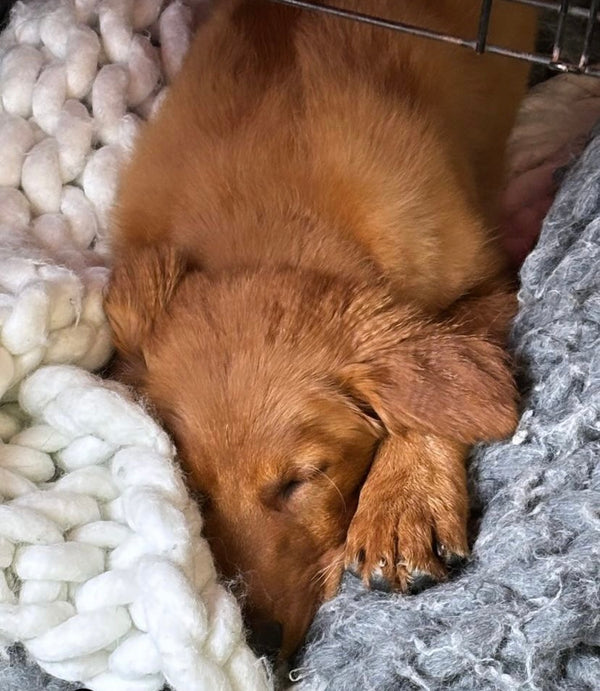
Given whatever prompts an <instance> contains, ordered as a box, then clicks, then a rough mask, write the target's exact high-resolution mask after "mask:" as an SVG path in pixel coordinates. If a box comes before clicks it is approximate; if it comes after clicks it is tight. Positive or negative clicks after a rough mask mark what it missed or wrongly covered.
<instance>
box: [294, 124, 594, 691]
mask: <svg viewBox="0 0 600 691" xmlns="http://www.w3.org/2000/svg"><path fill="white" fill-rule="evenodd" d="M521 278H522V288H521V291H520V312H519V315H518V317H517V319H516V322H515V325H514V330H513V334H512V347H513V350H514V352H515V354H516V357H517V361H518V363H519V365H520V380H521V381H520V383H521V389H522V390H523V391H525V398H524V402H523V413H522V417H521V421H520V424H519V427H518V430H517V432H516V433H515V435H514V437H513V438H512V439H510V440H508V441H506V442H503V443H498V444H494V445H489V446H483V447H481V448H479V449H477V450H476V452H475V453H474V454H473V457H472V460H471V463H470V471H469V477H470V489H471V496H472V498H473V504H474V505H473V514H474V519H475V522H476V523H477V524H478V525H474V526H473V531H472V534H474V535H476V539H475V542H474V545H473V559H472V561H471V563H470V564H469V565H468V566H467V567H466V568H465V569H464V571H463V572H462V573H460V574H456V575H455V576H454V577H453V578H452V579H451V580H450V581H448V582H447V583H444V584H440V585H437V586H435V587H432V588H430V589H429V590H427V591H424V592H422V593H421V594H419V595H417V596H412V597H402V596H397V595H388V594H385V593H379V592H367V591H366V590H365V589H364V588H363V587H362V586H361V585H360V582H359V581H358V580H357V579H355V578H353V577H351V576H346V579H345V583H344V587H343V590H342V592H341V594H339V595H338V596H337V597H336V598H335V599H334V600H332V601H331V602H329V603H327V604H325V605H324V606H323V607H322V608H321V610H320V612H319V613H318V615H317V618H316V620H315V622H314V623H313V626H312V629H311V631H310V634H309V643H308V645H307V647H306V650H305V651H304V652H303V654H302V656H301V658H300V660H299V661H298V663H297V668H296V670H295V671H294V677H295V678H296V679H298V680H299V681H300V683H299V685H298V686H299V688H301V689H310V690H311V691H325V690H329V689H331V691H334V690H335V691H350V690H352V691H356V690H357V689H373V690H374V691H375V690H376V691H391V690H396V689H428V690H431V691H433V690H439V691H442V689H443V690H449V689H461V690H465V691H466V690H472V691H485V690H486V689H490V690H491V689H505V690H506V691H514V689H540V690H543V691H552V690H553V689H555V690H556V691H559V690H560V691H567V690H572V691H575V690H577V691H584V690H590V691H591V690H592V689H598V688H600V129H598V130H597V131H596V136H595V138H594V139H593V140H592V141H591V143H590V144H589V145H588V147H587V149H586V151H585V153H584V155H583V157H582V158H581V160H580V161H579V162H578V163H577V164H576V165H575V166H574V167H573V168H572V169H571V171H570V172H569V174H568V176H567V178H566V179H565V180H564V181H563V183H562V186H561V189H560V191H559V193H558V196H557V198H556V199H555V202H554V205H553V207H552V209H551V210H550V213H549V215H548V216H547V218H546V220H545V223H544V227H543V230H542V235H541V238H540V241H539V243H538V245H537V247H536V249H535V250H534V251H533V252H532V253H531V254H530V255H529V257H528V259H527V260H526V262H525V264H524V266H523V268H522V272H521Z"/></svg>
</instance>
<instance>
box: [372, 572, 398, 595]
mask: <svg viewBox="0 0 600 691" xmlns="http://www.w3.org/2000/svg"><path fill="white" fill-rule="evenodd" d="M369 588H371V590H380V591H382V592H384V593H389V592H391V590H392V586H391V585H390V582H389V581H388V579H387V578H386V577H385V576H384V575H383V574H381V573H380V572H379V571H374V572H373V573H372V574H371V577H370V578H369Z"/></svg>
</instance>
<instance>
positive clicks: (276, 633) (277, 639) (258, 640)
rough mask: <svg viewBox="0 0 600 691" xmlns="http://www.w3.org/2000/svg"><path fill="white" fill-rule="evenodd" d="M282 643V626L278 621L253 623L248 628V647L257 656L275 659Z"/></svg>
mask: <svg viewBox="0 0 600 691" xmlns="http://www.w3.org/2000/svg"><path fill="white" fill-rule="evenodd" d="M282 642H283V626H282V625H281V624H280V623H279V622H278V621H260V622H255V623H253V624H252V625H251V627H250V647H251V648H252V649H253V650H254V652H255V653H256V654H257V655H266V656H267V657H275V656H276V655H277V654H278V653H279V649H280V648H281V644H282Z"/></svg>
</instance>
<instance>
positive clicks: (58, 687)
mask: <svg viewBox="0 0 600 691" xmlns="http://www.w3.org/2000/svg"><path fill="white" fill-rule="evenodd" d="M81 688H82V687H81V684H72V683H70V682H68V681H61V680H60V679H55V678H54V677H51V676H50V675H48V674H46V673H45V672H43V671H42V670H41V669H40V668H39V667H38V666H37V664H36V663H35V662H31V661H30V660H28V659H27V657H26V655H25V652H24V650H23V648H22V647H21V646H19V645H14V646H12V647H11V648H9V649H8V651H7V652H6V654H4V653H3V654H2V655H0V691H76V690H78V689H81Z"/></svg>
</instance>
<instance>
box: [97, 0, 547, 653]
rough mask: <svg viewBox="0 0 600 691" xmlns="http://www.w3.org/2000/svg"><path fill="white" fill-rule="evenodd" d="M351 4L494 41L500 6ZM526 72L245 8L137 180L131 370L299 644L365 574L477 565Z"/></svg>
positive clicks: (523, 24)
mask: <svg viewBox="0 0 600 691" xmlns="http://www.w3.org/2000/svg"><path fill="white" fill-rule="evenodd" d="M340 6H342V7H344V8H347V9H356V10H359V11H361V12H366V13H369V12H370V13H378V14H386V16H387V17H389V18H390V19H394V20H400V21H403V22H408V23H410V24H416V25H420V26H427V27H429V28H431V29H434V30H437V31H441V32H443V33H449V34H458V35H463V36H472V35H473V34H474V33H475V30H476V26H477V21H478V12H479V6H480V2H479V0H345V1H344V2H343V3H340ZM510 10H512V13H510V12H509V11H508V9H507V8H506V7H504V4H502V3H501V4H498V3H496V6H495V11H494V16H493V17H492V34H491V40H494V41H497V42H503V43H504V44H505V45H506V44H508V45H511V47H513V48H521V49H529V48H530V47H531V45H530V44H531V42H532V40H533V35H534V27H535V16H534V15H533V14H532V13H530V12H529V10H526V9H524V8H518V7H516V8H515V7H511V8H510ZM515 11H516V12H517V13H519V12H520V15H519V16H518V18H517V19H515V15H514V12H515ZM525 83H526V68H525V67H524V65H523V64H521V63H519V62H517V61H511V60H508V59H506V58H501V57H498V56H491V55H485V56H478V55H475V54H474V53H471V52H469V51H466V50H460V49H457V48H456V47H453V46H448V45H446V44H442V43H438V42H434V41H425V40H423V39H419V38H415V37H412V36H408V35H404V34H399V33H397V32H391V31H387V30H385V29H381V28H377V27H373V26H368V25H365V24H361V23H356V22H350V21H346V20H343V19H340V18H337V17H332V16H325V15H322V14H321V13H311V12H306V11H302V10H299V9H296V8H291V7H289V6H284V5H279V4H273V3H270V2H267V1H265V0H222V1H220V2H216V3H215V7H214V9H213V11H212V14H211V16H210V17H209V18H208V19H207V20H206V21H205V22H204V23H203V24H202V26H201V27H200V29H199V31H198V33H197V36H196V38H195V41H194V43H193V45H192V47H191V49H190V51H189V54H188V56H187V59H186V61H185V64H184V66H183V68H182V70H181V73H180V74H179V76H178V78H177V80H176V81H175V83H174V84H173V85H172V87H171V89H170V93H169V95H168V96H167V98H166V100H165V102H164V104H163V105H162V107H161V109H160V111H159V113H158V114H157V116H156V117H155V119H154V120H153V121H152V122H150V123H149V124H148V125H147V126H146V127H145V129H144V130H143V133H142V134H141V136H140V138H139V140H138V142H137V145H136V148H135V151H134V153H133V157H132V159H131V162H130V163H129V165H128V167H127V169H126V171H125V173H124V175H123V177H122V181H121V189H120V193H119V197H118V204H117V206H116V209H115V213H114V224H113V226H114V228H113V232H114V237H113V245H114V258H115V259H114V261H115V264H114V269H113V272H112V279H111V282H110V286H109V290H108V294H107V297H106V310H107V314H108V318H109V320H110V323H111V326H112V329H113V333H114V338H115V343H116V346H117V350H118V358H119V365H118V367H119V373H120V376H121V378H122V379H123V380H125V381H127V382H129V383H130V384H132V385H134V386H135V387H137V388H138V390H139V391H140V392H142V393H143V394H144V395H145V396H146V397H147V398H148V399H149V401H150V402H151V403H152V404H153V406H154V408H155V410H156V411H157V413H158V414H159V416H160V417H161V419H162V420H163V421H164V423H165V425H166V426H167V428H168V430H169V431H170V432H171V434H172V435H173V438H174V440H175V442H176V445H177V448H178V452H179V455H180V458H181V462H182V464H183V467H184V469H185V471H186V472H187V475H188V479H189V484H190V486H191V488H192V489H193V490H195V491H198V492H199V493H200V494H201V496H202V510H203V514H204V519H205V524H204V531H205V534H206V536H207V538H208V539H209V540H210V544H211V547H212V549H213V552H214V556H215V559H216V562H217V565H218V567H219V569H220V571H221V572H222V574H223V576H224V577H226V578H234V577H237V576H238V575H240V574H241V576H242V577H243V580H244V582H245V587H246V598H245V603H244V604H245V611H246V615H247V620H248V622H249V624H250V626H251V628H253V629H254V631H255V632H256V634H257V636H258V639H259V643H260V642H262V643H263V644H264V646H266V647H269V646H270V647H271V648H281V653H282V655H284V656H285V655H289V654H290V653H291V652H292V651H293V650H294V649H295V648H296V647H297V645H298V644H299V642H300V641H301V639H302V636H303V634H304V632H305V631H306V628H307V626H308V624H309V623H310V620H311V618H312V616H313V614H314V611H315V609H316V607H317V606H318V603H319V602H320V601H322V599H323V598H326V597H329V596H331V595H332V594H333V593H334V592H335V590H336V588H337V586H338V584H339V579H340V576H341V574H342V572H343V569H344V568H351V569H353V570H354V571H355V572H356V573H358V574H359V575H360V576H361V577H362V579H363V580H364V582H365V583H366V584H367V585H370V586H377V585H379V584H383V583H386V584H387V585H388V586H391V587H393V588H397V589H400V590H403V591H406V590H411V589H414V588H415V587H418V586H419V584H422V582H423V577H427V578H432V579H442V578H444V577H445V575H446V572H447V567H448V565H449V564H451V563H452V562H453V561H454V560H456V559H458V558H461V557H464V556H465V555H467V552H468V545H467V535H466V520H467V507H468V497H467V491H466V483H465V457H466V455H467V452H468V449H469V445H471V444H473V443H474V442H477V441H482V440H490V439H498V438H502V437H504V436H506V435H509V434H510V433H511V431H512V430H513V428H514V426H515V424H516V415H517V409H516V398H517V397H516V391H515V386H514V383H513V378H512V375H511V369H510V363H509V362H508V359H507V355H506V353H505V350H504V347H503V343H504V338H505V334H506V330H507V327H508V324H509V322H510V318H511V315H512V313H513V310H514V306H515V300H514V294H513V291H512V288H511V283H510V280H509V278H507V273H506V268H505V266H506V264H505V258H504V256H503V254H502V251H501V249H500V243H499V242H498V240H497V238H496V234H495V231H496V229H497V227H498V198H499V192H500V188H501V185H502V176H503V156H504V148H505V142H506V139H507V136H508V134H509V131H510V128H511V126H512V124H513V120H514V116H515V113H516V109H517V106H518V103H519V101H520V99H521V97H522V95H523V93H524V90H525Z"/></svg>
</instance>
